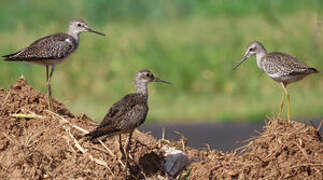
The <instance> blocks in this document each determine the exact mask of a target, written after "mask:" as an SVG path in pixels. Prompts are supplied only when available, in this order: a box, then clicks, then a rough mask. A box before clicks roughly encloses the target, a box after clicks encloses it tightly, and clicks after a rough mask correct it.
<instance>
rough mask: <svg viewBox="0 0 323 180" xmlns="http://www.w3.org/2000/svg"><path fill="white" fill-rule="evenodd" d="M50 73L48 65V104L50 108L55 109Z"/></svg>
mask: <svg viewBox="0 0 323 180" xmlns="http://www.w3.org/2000/svg"><path fill="white" fill-rule="evenodd" d="M50 79H51V78H50V73H49V66H46V87H47V93H48V106H49V110H53V102H52V90H51V86H50Z"/></svg>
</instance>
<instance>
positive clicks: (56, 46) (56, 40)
mask: <svg viewBox="0 0 323 180" xmlns="http://www.w3.org/2000/svg"><path fill="white" fill-rule="evenodd" d="M76 48H77V43H76V41H75V39H74V38H73V37H72V36H70V35H68V34H65V33H58V34H54V35H50V36H46V37H44V38H41V39H39V40H37V41H35V42H33V43H32V44H31V45H30V46H28V47H26V48H24V49H22V50H21V51H19V52H17V53H14V54H9V55H6V56H3V57H5V60H7V61H10V60H12V61H37V60H47V59H62V58H65V57H67V56H68V55H70V54H71V53H72V52H73V51H74V50H75V49H76Z"/></svg>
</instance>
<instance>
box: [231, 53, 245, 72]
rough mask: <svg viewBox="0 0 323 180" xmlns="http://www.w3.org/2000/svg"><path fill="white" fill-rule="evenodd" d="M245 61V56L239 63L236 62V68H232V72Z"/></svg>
mask: <svg viewBox="0 0 323 180" xmlns="http://www.w3.org/2000/svg"><path fill="white" fill-rule="evenodd" d="M247 59H248V57H247V56H243V58H242V59H240V61H239V62H238V64H237V65H236V66H234V68H233V70H236V69H237V68H238V67H239V66H240V64H242V63H243V62H244V61H245V60H247Z"/></svg>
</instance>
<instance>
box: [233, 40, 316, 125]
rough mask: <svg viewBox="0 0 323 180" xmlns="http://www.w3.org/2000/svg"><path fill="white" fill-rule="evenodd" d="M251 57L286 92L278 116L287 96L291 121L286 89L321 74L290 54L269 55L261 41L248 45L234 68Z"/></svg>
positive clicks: (288, 116)
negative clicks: (305, 78)
mask: <svg viewBox="0 0 323 180" xmlns="http://www.w3.org/2000/svg"><path fill="white" fill-rule="evenodd" d="M251 56H255V57H256V60H257V65H258V67H259V68H260V69H262V70H263V71H264V72H265V73H266V74H267V75H268V76H269V77H271V78H272V79H273V80H275V81H277V82H279V83H280V84H281V85H282V87H283V89H284V92H283V96H282V101H281V103H280V107H279V113H278V116H279V117H280V115H281V112H282V109H283V105H284V99H285V95H286V96H287V100H288V101H287V102H288V104H287V105H288V106H287V109H288V110H287V118H288V121H290V96H289V94H288V91H287V89H286V87H287V85H288V84H290V83H293V82H296V81H299V80H301V79H303V78H304V77H306V76H307V75H309V74H312V73H319V71H318V70H316V69H315V68H312V67H308V66H307V65H304V64H302V63H301V62H300V61H299V60H298V59H297V58H296V57H293V56H290V55H288V54H285V53H281V52H271V53H267V51H266V49H265V47H264V46H263V45H262V44H261V43H260V42H259V41H253V42H251V43H250V44H249V45H248V48H247V50H246V52H245V54H244V56H243V57H242V59H241V60H240V61H239V62H238V64H237V65H236V66H235V67H234V69H236V68H238V66H239V65H240V64H241V63H243V62H244V61H245V60H247V59H248V58H249V57H251Z"/></svg>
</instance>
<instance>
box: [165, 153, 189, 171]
mask: <svg viewBox="0 0 323 180" xmlns="http://www.w3.org/2000/svg"><path fill="white" fill-rule="evenodd" d="M164 151H165V155H164V156H165V161H166V162H165V171H166V172H167V174H168V175H169V176H171V177H176V176H177V174H178V173H179V172H180V171H181V170H183V169H184V168H185V166H186V165H188V164H189V163H190V160H189V159H188V157H187V156H186V155H185V154H184V153H183V152H182V151H180V150H177V149H175V148H174V147H165V148H164Z"/></svg>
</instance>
